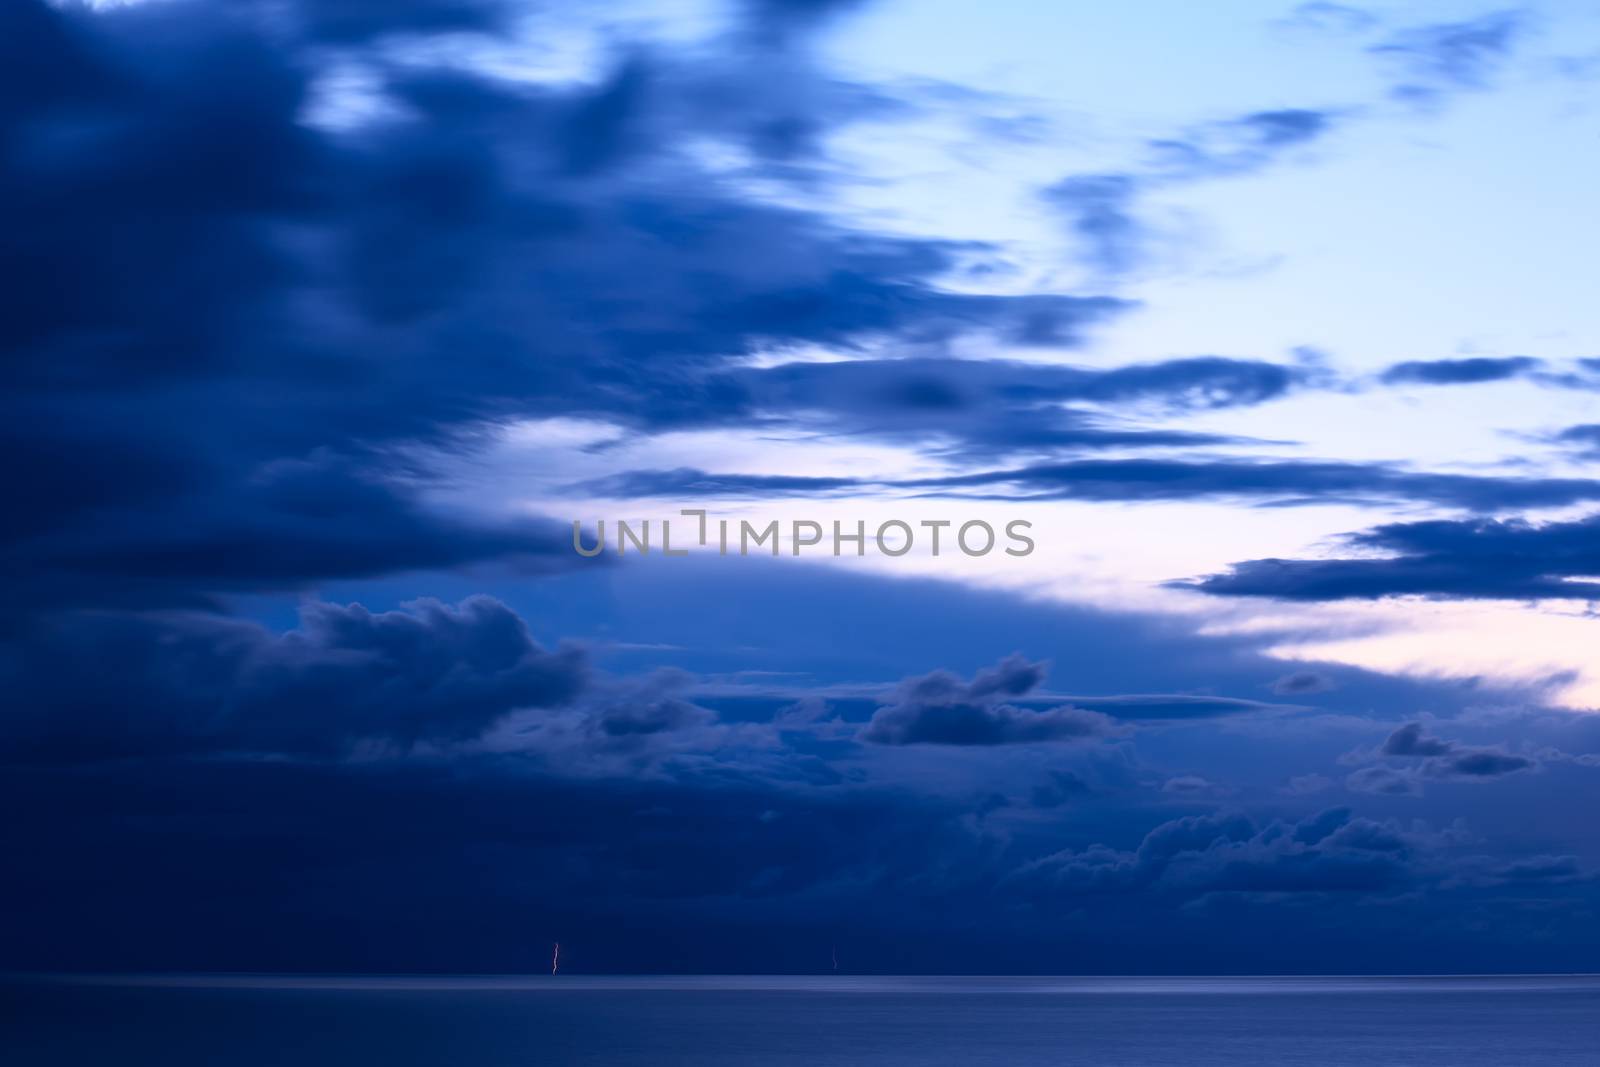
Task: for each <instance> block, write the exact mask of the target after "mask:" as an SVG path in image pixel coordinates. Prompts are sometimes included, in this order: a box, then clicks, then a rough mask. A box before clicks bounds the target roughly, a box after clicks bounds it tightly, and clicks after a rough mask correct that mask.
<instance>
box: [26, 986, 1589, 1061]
mask: <svg viewBox="0 0 1600 1067" xmlns="http://www.w3.org/2000/svg"><path fill="white" fill-rule="evenodd" d="M0 1063H4V1064H6V1065H7V1067H43V1065H52V1067H54V1065H68V1064H70V1065H73V1067H78V1065H107V1067H142V1065H145V1064H150V1065H161V1067H188V1065H202V1064H203V1065H206V1067H257V1065H267V1064H271V1065H283V1067H289V1065H293V1067H324V1065H326V1067H334V1065H337V1067H353V1065H361V1067H367V1065H371V1067H412V1065H424V1064H426V1065H430V1067H535V1065H541V1064H551V1065H566V1064H585V1065H602V1064H604V1065H611V1064H618V1065H634V1064H638V1065H644V1064H648V1065H651V1067H674V1065H680V1064H681V1065H695V1067H720V1065H732V1064H748V1065H756V1067H767V1065H790V1064H792V1065H796V1067H799V1065H802V1064H803V1065H806V1067H819V1065H844V1064H883V1065H890V1064H895V1065H899V1064H917V1065H940V1064H960V1065H962V1067H977V1065H988V1064H994V1065H997V1067H1001V1065H1003V1067H1032V1065H1035V1064H1038V1065H1044V1064H1049V1065H1058V1067H1059V1065H1077V1064H1095V1065H1101V1064H1105V1065H1116V1067H1141V1065H1145V1064H1162V1065H1172V1064H1177V1065H1197V1067H1206V1065H1212V1064H1264V1065H1275V1067H1280V1065H1281V1067H1289V1065H1329V1064H1339V1065H1344V1064H1350V1065H1357V1067H1386V1065H1402V1064H1404V1065H1407V1067H1418V1065H1434V1064H1438V1065H1448V1067H1472V1065H1478V1064H1485V1065H1488V1064H1492V1065H1496V1067H1536V1065H1542V1064H1575V1065H1576V1064H1583V1065H1589V1067H1592V1065H1594V1064H1597V1063H1600V977H1460V978H1454V977H1452V978H860V977H832V976H829V977H809V978H793V977H732V978H701V977H697V978H590V977H579V976H570V977H569V976H565V975H563V976H559V977H556V978H551V977H548V976H541V977H527V978H452V979H435V978H381V979H368V978H276V977H272V978H256V977H243V976H240V977H225V978H210V977H208V978H196V979H184V978H159V979H157V978H148V979H118V980H115V981H92V980H85V979H74V980H62V979H54V980H49V981H37V980H35V981H22V980H11V981H5V982H4V983H3V984H0Z"/></svg>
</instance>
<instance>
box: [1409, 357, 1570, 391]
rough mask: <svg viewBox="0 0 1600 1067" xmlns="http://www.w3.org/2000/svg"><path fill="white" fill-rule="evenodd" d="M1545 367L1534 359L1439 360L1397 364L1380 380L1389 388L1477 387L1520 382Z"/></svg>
mask: <svg viewBox="0 0 1600 1067" xmlns="http://www.w3.org/2000/svg"><path fill="white" fill-rule="evenodd" d="M1541 366H1543V362H1542V361H1541V360H1537V359H1534V358H1533V357H1531V356H1506V357H1504V358H1500V359H1493V358H1487V357H1480V358H1477V359H1435V360H1426V361H1414V362H1410V363H1396V364H1395V365H1394V366H1392V367H1390V368H1389V369H1388V370H1386V371H1384V372H1383V374H1382V376H1381V378H1380V380H1381V381H1383V383H1384V384H1386V385H1477V384H1480V383H1482V382H1502V381H1506V380H1507V379H1510V378H1520V377H1523V376H1525V375H1527V374H1528V373H1529V372H1530V371H1533V370H1536V369H1537V368H1539V367H1541Z"/></svg>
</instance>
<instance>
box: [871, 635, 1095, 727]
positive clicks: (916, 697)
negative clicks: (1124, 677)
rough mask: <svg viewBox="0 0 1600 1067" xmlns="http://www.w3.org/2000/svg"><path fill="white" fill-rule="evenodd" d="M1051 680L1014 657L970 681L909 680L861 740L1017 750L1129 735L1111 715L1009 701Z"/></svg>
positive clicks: (946, 675) (947, 676)
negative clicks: (1018, 746)
mask: <svg viewBox="0 0 1600 1067" xmlns="http://www.w3.org/2000/svg"><path fill="white" fill-rule="evenodd" d="M1043 680H1044V665H1043V664H1041V663H1032V662H1029V661H1028V660H1025V659H1023V658H1022V657H1021V656H1011V657H1008V658H1007V659H1004V660H1002V661H1001V662H1000V663H999V664H998V665H997V666H995V667H991V668H986V669H984V670H981V671H979V672H978V673H977V674H975V675H973V677H972V680H971V681H970V682H964V681H962V680H961V678H959V677H958V676H957V675H954V674H951V673H950V672H948V671H934V672H932V673H931V674H925V675H921V676H919V677H915V678H908V679H906V680H905V681H904V682H902V683H900V685H899V687H898V688H897V689H896V690H895V693H894V695H893V697H891V698H890V699H891V701H892V702H891V703H888V704H885V705H883V706H882V707H880V708H878V710H877V711H876V712H874V713H873V715H872V720H871V721H870V722H868V723H867V725H866V727H865V728H863V729H862V731H861V734H860V738H861V740H863V741H865V742H868V743H870V744H877V745H915V744H930V745H1014V744H1033V743H1038V742H1049V741H1082V740H1092V739H1100V738H1106V737H1111V736H1115V735H1116V734H1118V733H1119V732H1122V728H1119V727H1118V726H1117V725H1116V723H1115V721H1114V720H1113V719H1111V718H1110V717H1109V716H1106V715H1103V714H1101V713H1099V712H1095V711H1085V710H1083V709H1081V708H1074V707H1070V706H1062V707H1056V708H1049V709H1046V710H1043V711H1035V710H1030V709H1027V708H1019V707H1016V706H1015V705H1013V704H1009V703H1005V702H1004V701H1005V699H1006V698H1011V699H1015V698H1017V697H1022V696H1026V695H1027V694H1028V693H1030V692H1032V691H1033V690H1034V689H1036V688H1037V687H1038V686H1039V684H1040V682H1042V681H1043Z"/></svg>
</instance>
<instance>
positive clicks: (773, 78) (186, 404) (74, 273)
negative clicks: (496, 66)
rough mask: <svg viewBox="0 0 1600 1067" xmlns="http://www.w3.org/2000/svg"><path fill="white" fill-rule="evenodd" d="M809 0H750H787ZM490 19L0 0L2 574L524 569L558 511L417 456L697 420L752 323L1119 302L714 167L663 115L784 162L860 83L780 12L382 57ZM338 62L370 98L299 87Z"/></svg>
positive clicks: (861, 107)
mask: <svg viewBox="0 0 1600 1067" xmlns="http://www.w3.org/2000/svg"><path fill="white" fill-rule="evenodd" d="M823 6H825V5H800V4H770V5H764V6H762V8H761V10H762V11H765V12H766V18H767V20H768V21H769V22H770V21H771V20H775V19H776V20H781V21H783V22H784V23H785V24H786V25H798V24H799V23H801V22H809V21H810V18H811V14H813V13H820V12H821V10H822V7H823ZM511 13H513V12H512V11H511V9H510V8H508V7H506V6H504V5H501V4H495V3H487V2H485V3H472V2H467V0H422V2H418V3H407V4H380V3H375V2H365V0H363V2H358V3H333V2H331V0H330V2H321V0H291V2H288V3H282V4H270V5H269V4H264V3H242V4H223V5H218V4H209V3H200V2H193V0H173V2H170V3H162V4H135V5H114V6H111V5H107V6H103V7H97V8H91V7H89V6H85V5H70V6H63V5H52V4H47V3H44V2H42V0H18V2H17V3H13V4H10V5H8V6H7V14H6V16H5V18H6V20H7V26H6V32H4V33H0V70H4V71H5V74H4V75H0V78H3V80H4V87H3V93H4V96H5V99H6V101H7V102H6V104H5V105H4V106H3V107H0V144H3V145H4V146H5V147H4V150H3V151H4V153H5V160H4V163H5V166H4V168H3V172H4V177H3V178H0V220H3V222H4V224H5V229H6V232H7V234H8V240H7V245H6V252H5V255H6V257H7V259H6V266H7V268H8V269H6V274H7V276H8V277H9V278H11V279H13V284H12V286H11V288H10V289H9V290H8V292H7V296H6V312H7V313H6V314H5V315H4V316H3V325H0V344H4V345H5V347H6V349H7V351H8V352H9V353H10V357H9V358H8V360H7V361H6V365H5V370H4V372H3V375H4V382H5V389H4V394H3V395H4V399H3V400H0V426H4V427H5V430H4V435H5V441H4V444H5V445H6V447H7V448H8V450H16V451H18V452H20V453H23V454H29V455H33V456H36V457H38V462H37V463H35V464H33V465H31V466H29V467H27V468H26V469H22V470H13V471H10V472H8V474H7V476H6V477H5V484H4V486H3V487H0V488H4V489H5V490H6V491H7V492H8V494H10V495H11V496H12V498H14V499H27V500H28V501H29V503H28V504H27V505H26V506H25V507H23V508H18V509H11V510H13V511H17V512H20V514H15V515H9V516H8V517H7V520H6V522H5V523H3V524H0V537H3V538H4V544H3V547H4V548H5V554H6V558H7V559H8V560H15V561H18V562H17V563H16V565H15V566H16V571H17V576H19V577H20V576H22V575H26V577H27V589H28V594H29V595H28V596H27V597H26V598H25V599H26V601H27V602H28V603H29V604H30V605H52V604H64V603H70V604H116V603H128V602H133V603H149V602H152V601H155V600H160V601H161V602H164V603H174V604H189V605H194V604H199V603H204V602H206V598H207V597H209V596H210V595H211V594H213V593H215V592H216V591H218V590H236V589H251V590H277V589H296V588H304V587H305V586H307V585H308V584H314V583H316V582H319V581H324V580H328V579H330V578H342V577H362V576H370V575H373V574H378V573H396V572H401V571H406V570H412V569H430V568H448V567H454V566H459V565H462V564H464V563H469V562H475V561H480V560H484V559H489V558H500V557H506V556H518V555H529V554H531V555H534V556H539V555H543V556H544V557H545V561H546V563H547V564H549V563H552V562H554V561H556V560H557V558H558V557H557V556H556V555H555V554H554V553H553V552H552V551H551V549H552V546H553V545H555V544H558V543H559V542H556V541H554V540H551V539H550V538H548V537H545V536H544V535H542V534H540V533H538V532H537V531H535V530H533V529H532V528H531V527H521V528H516V529H513V528H509V527H501V526H499V525H497V524H495V523H493V522H490V523H488V524H487V526H486V527H485V528H477V527H475V526H474V524H473V523H470V522H468V521H466V520H447V519H445V518H443V517H441V516H439V515H438V514H436V513H434V512H432V511H430V509H428V508H427V507H425V506H424V504H423V503H422V501H423V500H424V499H425V498H426V497H427V495H428V492H427V491H428V490H429V489H430V488H431V486H430V484H429V479H430V477H431V476H432V475H434V474H435V471H434V470H433V469H432V468H430V466H429V463H428V462H427V461H426V459H425V458H424V457H426V456H428V455H430V454H438V453H446V454H449V455H451V456H453V457H460V456H461V455H463V454H470V453H471V452H472V450H473V449H474V448H475V447H477V444H478V443H479V442H480V441H481V440H482V433H481V431H482V430H483V428H484V427H485V426H489V425H494V424H498V423H500V422H503V421H505V420H508V419H515V418H519V417H540V416H547V415H552V414H562V415H570V416H579V417H582V416H593V417H597V418H603V419H607V420H610V421H613V422H616V423H619V424H622V425H624V426H628V427H635V428H637V427H645V426H650V427H658V426H660V425H662V424H663V423H664V422H666V421H667V420H668V418H669V413H670V418H672V419H676V420H678V421H679V422H686V423H687V422H700V423H705V422H708V421H711V422H714V421H717V420H721V419H725V418H727V417H728V415H729V407H728V395H727V394H726V393H724V392H719V391H718V390H720V389H723V385H719V384H715V383H714V382H712V379H715V378H716V376H717V372H722V371H728V370H731V369H732V367H733V366H734V365H735V364H736V363H737V362H738V361H739V360H740V359H742V358H743V357H744V356H747V355H749V354H751V353H753V352H757V351H765V350H767V349H769V348H773V347H784V346H789V345H823V346H829V347H836V348H845V349H849V348H853V347H857V346H867V345H886V346H890V347H893V346H910V347H920V348H921V349H923V350H927V349H929V348H934V347H937V346H940V345H946V344H950V343H953V342H955V341H957V340H959V339H963V338H967V337H981V338H992V339H998V340H1001V341H1004V342H1018V343H1026V344H1029V345H1055V346H1071V345H1073V344H1076V343H1078V342H1079V341H1080V340H1081V338H1082V337H1083V336H1084V331H1085V330H1086V329H1088V328H1089V327H1090V326H1092V325H1094V324H1096V323H1098V322H1101V321H1103V320H1105V319H1106V318H1108V317H1110V316H1112V315H1115V314H1116V313H1118V312H1120V311H1122V310H1124V309H1126V308H1127V307H1128V306H1129V305H1127V304H1125V303H1123V302H1121V301H1116V300H1111V299H1107V298H1095V297H1092V296H1069V295H1064V294H1029V295H1022V296H1009V295H1003V294H993V293H982V292H972V291H963V292H957V291H955V290H954V289H953V288H951V287H949V286H947V285H946V284H944V281H945V279H946V278H947V276H949V275H950V274H951V273H952V272H953V271H954V270H955V269H956V268H957V267H958V266H959V264H960V263H961V261H962V259H963V257H965V256H967V255H968V254H970V251H971V248H970V246H967V245H961V244H957V243H952V242H943V241H938V240H925V239H912V238H902V237H896V236H889V235H883V234H874V233H870V232H863V231H860V230H857V229H854V228H850V227H847V226H844V225H842V224H840V223H838V222H836V221H834V220H832V219H830V218H829V217H827V216H825V215H823V214H821V213H818V212H812V211H806V210H801V209H798V208H794V207H789V206H783V205H781V204H778V203H776V202H772V201H764V200H761V199H758V198H756V197H755V196H754V195H745V194H742V193H740V192H738V191H737V185H738V183H735V182H727V181H718V180H713V179H712V177H711V176H710V175H709V174H708V173H707V172H706V171H705V170H704V167H703V165H702V163H701V161H700V160H701V157H699V156H696V155H695V154H694V153H693V152H690V151H689V150H688V149H687V148H686V146H687V145H690V144H691V143H693V144H704V143H708V142H715V143H721V144H728V145H736V146H738V148H739V149H740V150H741V151H745V152H748V153H749V155H750V156H751V158H752V160H753V162H752V164H751V166H752V167H753V168H760V167H768V168H771V167H781V168H789V170H790V171H791V172H792V171H795V170H797V169H803V168H804V167H805V166H806V165H808V164H810V163H814V162H816V161H817V160H818V158H819V156H818V154H819V153H820V152H821V151H822V149H821V148H820V147H819V144H820V140H821V137H822V135H823V134H824V133H825V132H826V131H827V130H829V129H831V128H833V127H834V126H835V124H843V123H849V122H853V121H857V120H858V119H860V118H861V117H862V116H863V115H864V114H867V113H876V111H875V110H874V109H876V108H878V107H879V106H880V103H881V101H878V100H876V99H875V98H870V94H862V93H860V92H856V91H854V89H852V87H849V86H844V85H840V84H838V83H835V82H833V81H831V80H830V79H828V78H826V77H824V76H823V75H821V74H820V73H819V72H818V71H817V70H816V68H815V66H814V64H812V63H811V62H810V61H809V59H808V58H807V55H806V53H805V51H804V48H803V46H802V44H801V43H800V42H799V41H798V40H797V39H796V36H795V35H794V34H792V33H785V34H782V35H780V38H779V39H772V38H766V37H763V38H761V39H757V38H756V37H752V36H750V35H743V36H741V35H738V34H735V35H733V36H730V37H729V38H727V39H726V40H722V41H720V42H719V45H718V48H717V49H716V50H714V51H715V55H714V56H713V57H709V58H707V59H706V61H705V62H699V63H688V62H684V61H683V60H682V58H681V57H680V56H678V55H675V54H665V53H663V52H662V51H660V50H652V49H651V48H649V47H647V46H643V45H641V46H639V47H638V48H635V49H633V50H631V51H628V52H627V53H625V54H622V55H620V56H618V57H617V59H616V61H615V63H614V65H613V67H612V68H611V69H610V70H609V71H603V72H601V74H600V76H599V77H596V78H594V79H584V80H579V79H573V80H570V81H541V82H537V83H534V82H530V81H527V80H524V79H513V78H501V77H497V76H495V75H494V74H492V73H486V72H485V71H483V70H482V69H478V68H475V67H474V66H473V65H472V63H471V61H470V56H471V55H472V54H473V52H472V49H464V50H456V51H452V50H436V51H433V52H429V53H428V55H429V56H431V57H432V58H420V59H418V60H417V61H415V62H404V63H396V62H391V61H390V58H391V54H392V53H391V46H392V45H393V39H396V38H397V37H404V36H412V37H418V38H427V39H434V38H437V37H438V36H439V35H441V34H446V33H455V32H457V31H470V32H472V33H475V34H479V35H485V34H494V33H496V32H500V30H501V29H502V27H505V26H506V25H507V22H506V19H505V17H504V16H506V15H508V14H511ZM514 14H515V15H517V16H518V18H519V19H520V18H521V16H524V15H527V16H529V17H534V18H540V17H552V16H550V14H549V12H547V11H540V10H536V9H525V8H522V7H520V6H518V7H517V8H516V10H515V12H514ZM758 36H759V35H758ZM331 46H336V47H331ZM463 57H465V58H463ZM350 67H359V68H360V69H361V70H362V71H363V72H364V77H365V78H366V79H367V80H368V81H369V82H370V83H371V84H370V86H369V93H368V95H370V96H371V97H372V99H373V100H374V101H375V102H376V104H377V105H379V106H375V107H372V108H368V109H365V110H360V109H356V110H352V109H351V108H350V107H349V106H348V104H349V102H348V101H347V100H345V99H344V98H343V97H341V96H340V95H339V92H338V90H337V89H336V87H331V86H336V84H337V79H336V78H335V77H334V76H335V75H336V74H338V73H339V72H340V71H343V70H345V69H346V68H350ZM330 107H331V108H334V109H335V110H338V108H340V107H344V108H345V111H344V112H343V113H341V119H340V121H339V122H338V123H328V122H323V121H320V120H318V119H317V116H318V115H320V114H321V112H322V111H325V110H327V109H328V108H330ZM760 248H784V249H785V250H786V254H785V255H783V256H781V257H774V256H767V255H755V254H752V253H751V249H760ZM363 513H365V514H364V516H363ZM363 522H364V525H365V530H364V532H363V531H362V530H360V529H359V527H360V526H361V525H362V523H363ZM269 548H271V549H273V550H272V551H269V550H268V549H269ZM530 549H531V552H530ZM559 558H560V559H566V557H559ZM158 587H159V589H158ZM158 593H159V595H158Z"/></svg>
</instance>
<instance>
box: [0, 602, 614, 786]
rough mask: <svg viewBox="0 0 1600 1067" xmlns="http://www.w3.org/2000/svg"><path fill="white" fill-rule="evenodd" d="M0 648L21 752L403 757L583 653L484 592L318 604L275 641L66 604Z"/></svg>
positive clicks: (12, 734) (538, 697)
mask: <svg viewBox="0 0 1600 1067" xmlns="http://www.w3.org/2000/svg"><path fill="white" fill-rule="evenodd" d="M6 651H7V656H6V658H5V660H4V670H3V674H0V678H3V684H4V686H5V688H6V689H7V690H8V691H9V692H10V693H11V694H12V695H13V697H14V698H15V701H16V705H15V706H16V710H15V711H14V712H13V713H12V714H10V715H8V716H6V717H5V719H4V721H3V722H0V748H3V749H4V750H5V751H7V752H9V754H10V755H11V756H12V757H13V758H18V759H23V760H28V761H38V760H44V761H52V762H53V761H79V760H90V759H104V758H113V757H125V756H150V755H170V754H182V753H189V754H196V753H206V752H211V753H218V752H238V751H246V752H261V753H301V754H313V755H339V754H344V753H348V752H349V751H351V750H352V749H353V748H354V747H355V746H358V745H360V744H362V743H364V742H380V743H383V744H387V745H393V746H397V747H398V748H400V749H401V750H404V749H407V748H410V747H412V746H416V745H420V744H429V743H450V742H458V741H464V740H469V739H472V738H475V737H477V736H479V735H480V734H482V733H483V732H484V731H486V730H487V729H488V728H489V727H490V726H492V725H493V724H494V723H495V722H496V721H498V720H499V719H501V718H503V717H504V716H506V715H507V714H509V713H511V712H513V711H515V710H518V709H523V708H540V707H554V706H560V705H563V704H567V703H569V702H570V701H572V700H573V699H574V698H576V697H577V696H578V695H579V694H580V693H581V692H582V691H583V690H584V689H585V687H586V686H587V684H588V681H587V679H588V669H587V665H586V660H585V657H584V655H583V653H582V652H581V651H580V650H578V649H576V648H573V647H563V648H560V649H557V650H554V651H551V650H547V649H545V648H543V647H542V646H540V645H539V644H538V643H537V642H536V641H535V640H534V639H533V638H532V637H531V636H530V634H529V633H528V630H527V628H526V627H525V626H524V624H523V622H522V620H521V619H520V618H519V617H518V616H517V615H516V614H515V613H514V612H512V611H511V610H510V609H509V608H507V607H506V606H505V605H504V604H502V603H500V602H499V601H497V600H495V599H493V598H491V597H486V596H477V597H470V598H468V599H466V600H463V601H462V602H461V603H459V604H456V605H453V606H452V605H448V604H443V603H440V602H439V601H435V600H417V601H414V602H412V603H410V604H407V605H405V606H404V607H403V608H402V609H400V610H397V611H384V612H371V611H368V610H367V609H366V608H364V607H362V606H361V605H359V604H348V605H340V604H330V603H324V602H317V601H314V602H311V603H308V604H306V605H304V606H303V607H302V608H301V613H300V625H299V627H298V628H297V629H294V630H291V631H289V632H287V633H284V634H274V633H271V632H269V631H267V630H265V629H263V628H262V627H259V626H257V625H255V624H252V623H247V622H242V621H239V620H235V619H230V618H226V617H221V616H215V615H200V614H187V613H184V614H150V613H132V612H114V613H106V612H93V613H86V612H74V613H65V614H61V615H57V616H53V617H52V618H51V619H50V620H49V621H48V622H47V623H43V622H42V623H40V624H39V625H36V626H34V627H33V628H31V629H30V631H29V632H28V633H27V634H26V635H24V636H22V637H21V638H19V639H18V640H17V642H16V643H14V644H13V645H12V646H11V647H10V648H8V649H7V650H6Z"/></svg>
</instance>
